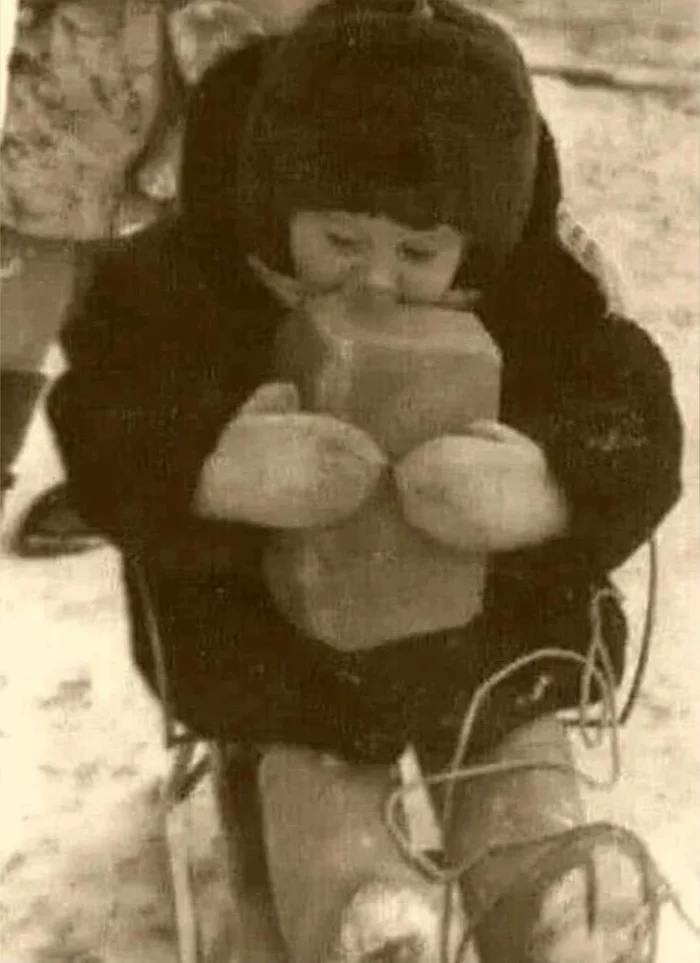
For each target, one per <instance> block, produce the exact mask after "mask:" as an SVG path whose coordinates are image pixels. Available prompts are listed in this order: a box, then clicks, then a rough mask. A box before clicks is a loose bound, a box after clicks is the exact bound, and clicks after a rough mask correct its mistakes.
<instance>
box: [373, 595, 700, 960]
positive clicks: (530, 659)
mask: <svg viewBox="0 0 700 963" xmlns="http://www.w3.org/2000/svg"><path fill="white" fill-rule="evenodd" d="M616 594H617V593H616V592H615V590H614V589H607V588H606V589H601V590H599V591H598V592H596V593H594V595H593V597H592V599H591V605H590V625H591V642H590V645H589V648H588V650H587V652H586V655H585V656H584V655H581V654H580V653H577V652H572V651H569V650H567V649H562V648H557V647H551V648H542V649H538V650H536V651H534V652H531V653H528V654H526V655H523V656H522V657H520V658H518V659H515V660H514V661H513V662H511V663H509V664H508V665H506V666H505V667H503V668H502V669H499V670H498V671H496V672H494V673H493V674H492V675H491V676H489V678H487V679H486V680H485V681H484V682H483V683H482V684H481V685H480V686H479V687H478V688H477V690H476V692H475V694H474V697H473V699H472V700H471V703H470V705H469V707H468V709H467V711H466V713H465V716H464V719H463V721H462V725H461V727H460V732H459V736H458V739H457V744H456V748H455V751H454V753H453V755H452V759H451V760H450V763H449V764H448V766H447V768H446V769H445V770H443V771H442V772H438V773H434V774H431V775H428V776H425V777H424V778H423V779H422V781H421V783H420V784H417V783H416V782H413V783H410V782H409V783H404V784H402V785H401V786H399V787H397V788H396V789H394V790H393V791H392V792H391V793H390V795H389V797H388V799H387V802H386V809H385V820H386V825H387V828H388V830H389V832H390V834H391V836H392V837H393V839H394V841H395V843H396V845H397V847H398V849H399V851H400V852H401V853H402V854H403V856H404V858H405V859H406V860H407V861H408V862H409V863H411V864H412V865H413V866H414V867H415V868H416V869H418V870H419V871H420V872H421V873H422V874H423V875H424V876H426V877H427V878H428V879H430V880H432V881H433V882H437V883H439V884H441V885H442V886H443V887H444V900H443V913H442V919H441V932H440V963H450V959H449V942H450V935H451V929H452V914H453V907H454V904H455V897H456V896H457V895H458V892H457V889H456V887H457V884H458V883H459V880H460V879H461V878H462V877H463V876H465V875H467V874H468V873H469V872H470V871H471V870H473V869H474V867H475V866H476V865H477V864H478V863H479V862H481V861H482V860H483V859H484V858H485V857H487V856H492V855H494V854H495V853H497V852H504V851H510V852H512V851H514V850H516V849H518V848H523V849H525V848H530V847H532V846H535V845H538V844H544V843H549V844H552V845H553V846H554V847H555V855H557V856H559V858H560V859H561V857H562V856H563V857H564V858H565V859H566V853H567V850H568V848H569V847H570V845H572V844H575V843H576V842H577V841H581V840H587V838H588V837H589V835H590V834H591V832H600V831H601V827H602V824H593V825H588V826H580V827H575V828H574V829H573V830H569V831H566V832H563V833H562V832H559V833H555V834H552V835H549V836H543V837H539V838H537V839H531V840H528V841H527V842H523V843H516V844H513V843H508V844H500V845H495V846H494V845H491V846H486V847H485V848H484V850H483V851H481V852H479V853H477V854H476V855H475V856H470V857H469V858H467V859H464V860H462V861H460V862H458V863H456V864H454V865H451V866H444V865H438V864H437V863H436V862H435V860H434V859H432V858H431V857H430V856H429V855H428V854H426V853H421V852H417V851H415V850H414V848H413V847H412V846H411V840H410V839H409V838H408V837H407V836H406V834H405V832H404V831H403V830H402V828H401V820H400V816H399V808H400V807H401V806H402V805H403V799H404V797H405V796H406V795H407V794H409V793H411V792H414V791H415V790H416V789H417V788H424V787H425V786H444V787H445V793H444V800H443V805H442V813H441V825H442V834H443V840H447V839H448V838H449V835H450V828H451V823H452V818H453V810H454V795H455V790H456V788H457V786H458V785H459V784H461V783H464V782H467V781H469V780H474V779H480V778H484V777H488V776H492V775H503V774H512V773H516V772H525V771H538V772H546V771H550V772H557V771H558V772H563V773H566V774H573V775H574V776H575V777H576V778H578V779H579V780H580V781H581V782H582V783H584V784H585V785H587V786H589V787H591V788H593V789H610V788H612V787H613V786H614V785H615V783H616V782H617V781H618V779H619V777H620V774H621V755H620V731H619V728H620V727H619V719H618V715H617V708H616V698H615V676H614V671H613V666H612V662H611V659H610V655H609V652H608V649H607V646H606V644H605V640H604V636H603V631H602V619H603V613H602V606H603V604H604V602H605V601H606V599H609V598H611V597H615V596H616ZM543 661H547V662H551V661H558V662H562V663H569V664H571V663H574V664H577V665H579V666H580V667H581V682H580V690H579V704H578V707H577V715H576V717H574V719H572V720H571V721H570V722H568V724H569V725H571V726H575V727H576V728H577V729H578V730H579V732H580V733H581V736H582V738H583V740H584V744H585V745H586V746H587V747H589V748H590V747H592V746H597V745H599V744H600V742H601V741H602V739H603V738H604V736H605V732H607V733H608V734H609V742H610V762H611V766H610V772H609V775H608V776H607V778H598V777H594V776H592V775H590V774H589V773H587V772H586V771H585V770H583V769H581V768H580V767H578V766H576V765H573V764H571V763H556V762H550V761H546V760H542V761H532V762H525V761H516V760H510V761H509V760H502V761H499V762H492V763H480V764H476V765H465V764H464V759H465V758H466V756H467V752H468V749H469V745H470V742H471V739H472V735H473V732H474V727H475V725H476V721H477V719H478V717H479V713H480V711H481V709H482V707H483V705H484V703H485V701H486V700H487V699H488V697H489V696H490V695H491V693H492V692H493V691H494V690H495V689H497V688H498V687H499V686H500V685H502V684H503V683H504V682H505V681H507V680H509V679H511V678H512V677H513V676H515V675H516V674H518V673H519V672H521V671H522V670H523V669H525V668H528V667H530V666H532V665H535V664H537V663H538V662H543ZM594 693H595V694H599V696H600V702H601V711H600V714H599V715H598V716H596V717H592V715H591V709H592V707H593V705H594V704H595V700H594ZM596 730H597V731H598V735H597V736H592V735H591V732H592V731H596ZM605 828H606V830H607V833H608V836H610V834H612V835H613V837H614V838H615V840H616V841H617V842H618V843H619V844H620V845H621V847H622V848H623V849H627V850H628V851H629V850H632V851H633V853H634V855H635V856H636V857H637V859H638V861H639V864H640V866H641V867H642V869H643V872H644V877H643V878H644V879H645V881H646V882H647V884H648V886H647V889H648V890H649V893H648V898H649V901H648V903H647V904H645V905H644V906H643V907H641V908H640V912H639V914H637V916H636V917H635V919H634V920H633V921H632V922H631V928H632V929H633V930H636V929H638V928H639V926H640V925H642V924H643V923H644V922H645V921H649V920H650V921H652V922H653V924H654V925H653V932H652V934H651V936H650V942H651V950H650V955H649V956H648V960H649V963H652V961H653V960H654V959H655V957H656V940H657V933H656V930H657V929H658V925H657V924H658V919H657V918H658V912H659V909H660V906H661V905H662V904H663V903H670V904H671V905H673V907H674V908H675V910H676V912H677V913H678V914H679V916H680V917H681V919H683V921H684V922H685V923H686V925H687V926H688V927H689V928H690V929H691V930H692V931H693V933H694V934H695V935H696V936H697V937H698V939H699V940H700V928H699V927H698V924H697V923H695V922H694V921H693V919H692V918H691V917H690V915H689V914H688V913H687V911H686V910H685V908H684V907H683V904H682V902H681V899H680V897H679V895H678V893H677V892H676V891H675V890H674V888H673V887H672V886H671V884H670V883H669V882H668V880H666V879H665V878H664V877H663V876H662V874H661V872H660V871H659V869H658V867H657V866H656V864H655V862H654V861H653V859H652V857H651V855H650V854H649V852H648V851H647V849H646V847H645V845H644V843H643V842H642V841H641V840H640V839H639V837H637V836H636V835H635V834H634V833H632V832H631V831H629V830H622V829H620V828H619V827H605ZM543 863H544V869H543V870H542V868H541V869H540V872H545V873H546V872H550V873H551V868H550V867H549V860H548V859H547V858H546V857H545V860H544V861H543ZM567 865H568V864H567ZM537 872H538V867H537V866H535V867H534V869H533V867H532V866H531V865H530V866H528V867H527V871H526V872H525V873H524V874H522V875H521V876H519V877H517V878H516V879H515V880H514V881H512V882H511V884H510V885H509V886H508V888H507V891H506V892H503V893H501V894H499V895H498V897H497V899H496V901H495V903H497V902H500V901H501V900H502V899H503V898H505V897H506V896H507V895H508V893H511V892H516V891H517V888H518V887H519V886H521V885H523V884H525V883H527V884H530V883H531V882H532V878H533V873H534V874H537ZM555 878H556V877H555ZM495 903H494V905H495ZM492 908H493V906H488V907H485V908H484V909H483V911H482V913H481V914H480V916H481V918H483V917H484V916H485V915H486V914H487V913H488V912H489V911H490V910H491V909H492ZM478 922H479V920H470V921H467V927H466V932H465V933H464V935H463V937H462V938H461V940H460V945H459V948H458V951H457V955H456V956H455V957H454V961H453V963H460V961H462V960H464V958H465V954H466V952H467V950H468V949H469V946H470V944H471V943H472V940H473V936H474V928H475V926H476V925H477V924H478Z"/></svg>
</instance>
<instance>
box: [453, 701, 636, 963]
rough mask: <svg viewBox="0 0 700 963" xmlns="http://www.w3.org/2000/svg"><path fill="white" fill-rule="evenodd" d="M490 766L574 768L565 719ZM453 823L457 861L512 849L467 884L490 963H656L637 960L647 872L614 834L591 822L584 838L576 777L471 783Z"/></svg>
mask: <svg viewBox="0 0 700 963" xmlns="http://www.w3.org/2000/svg"><path fill="white" fill-rule="evenodd" d="M486 761H487V762H499V763H516V762H520V763H528V762H532V763H534V764H541V763H545V764H547V763H549V764H552V765H554V766H563V767H565V768H568V767H572V766H573V758H572V754H571V749H570V746H569V742H568V738H567V735H566V731H565V729H564V727H563V725H562V724H561V723H560V722H559V721H558V720H557V719H555V718H543V719H540V720H537V721H535V722H533V723H530V724H529V725H526V726H523V727H521V728H520V729H518V730H516V731H515V732H513V733H512V734H511V735H510V736H508V737H507V738H506V739H505V740H504V741H503V743H502V744H501V745H500V746H499V748H498V749H497V750H496V751H495V752H494V753H493V754H492V756H491V757H490V758H489V759H488V760H486ZM451 825H452V832H451V835H450V838H449V839H448V854H449V858H450V862H451V863H454V862H462V861H470V860H472V859H475V858H477V857H479V855H480V854H484V853H485V852H486V850H488V849H489V848H491V847H497V846H499V845H504V846H505V847H510V848H505V849H504V850H503V851H501V852H500V853H499V852H492V853H491V854H490V855H488V856H486V857H485V858H484V859H483V860H480V861H479V862H477V863H476V864H475V865H474V866H473V868H472V869H471V870H470V871H469V872H467V873H465V874H464V875H463V877H462V881H461V882H462V886H461V889H462V895H463V899H464V904H465V911H466V917H467V920H468V921H471V922H472V923H476V924H477V925H476V934H477V944H478V948H479V953H480V960H481V963H572V961H579V960H586V961H591V963H614V961H616V960H618V959H619V960H622V959H624V960H629V961H630V963H642V961H646V960H647V957H646V956H644V955H643V954H641V953H640V954H637V955H635V952H636V949H635V948H636V947H637V945H638V941H641V942H643V935H644V934H643V932H642V933H641V938H640V933H639V932H638V924H639V923H640V922H641V923H642V927H641V929H642V931H643V930H644V925H643V924H644V921H645V907H646V908H648V902H647V897H648V896H649V894H648V893H647V892H645V885H644V879H643V877H644V865H643V863H642V862H640V861H639V859H638V854H637V853H635V852H634V851H630V850H626V849H625V846H624V841H623V843H622V845H620V844H619V842H618V840H616V839H615V837H614V833H613V835H612V836H611V835H610V834H608V833H606V831H605V829H603V831H602V832H600V831H599V830H600V827H598V828H596V826H595V825H590V824H589V826H588V829H587V830H586V832H580V831H579V832H577V830H582V829H583V827H584V826H585V825H586V816H585V812H584V806H583V803H582V801H581V798H580V795H579V784H578V778H577V776H576V775H575V773H574V772H573V771H570V772H566V771H563V770H558V769H557V770H552V769H550V770H547V769H546V768H539V769H538V768H535V769H531V770H521V771H520V772H518V771H515V770H514V771H513V772H511V773H507V774H504V775H489V776H486V777H485V778H483V779H476V780H474V781H472V782H466V783H463V784H461V785H460V786H459V789H458V791H457V793H456V795H455V809H454V818H453V820H452V823H451ZM547 837H549V839H547ZM492 907H495V909H494V910H493V911H492V912H489V910H490V909H491V908H492ZM479 920H481V923H479V922H478V921H479Z"/></svg>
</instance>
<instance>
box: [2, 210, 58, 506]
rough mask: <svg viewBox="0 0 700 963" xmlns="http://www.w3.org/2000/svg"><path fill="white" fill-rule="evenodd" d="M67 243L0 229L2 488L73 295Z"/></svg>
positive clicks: (8, 479) (9, 476) (8, 478)
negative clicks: (47, 357)
mask: <svg viewBox="0 0 700 963" xmlns="http://www.w3.org/2000/svg"><path fill="white" fill-rule="evenodd" d="M74 277H75V256H74V249H73V244H72V243H71V242H67V241H65V242H64V241H53V240H44V239H37V238H28V237H25V236H23V235H20V234H18V233H17V232H16V231H12V230H9V229H8V228H3V229H2V325H1V326H0V331H1V332H2V339H1V341H0V356H1V357H2V376H1V377H2V458H1V468H2V489H3V492H4V491H5V490H6V489H7V488H9V487H10V485H11V483H12V468H13V465H14V463H15V461H16V459H17V458H18V456H19V454H20V451H21V449H22V445H23V443H24V439H25V437H26V434H27V431H28V428H29V425H30V422H31V419H32V416H33V414H34V411H35V409H36V405H37V403H38V400H39V397H40V394H41V389H42V387H43V385H44V381H45V379H44V376H43V374H42V366H43V363H44V358H45V356H46V352H47V351H48V349H49V346H50V345H51V343H52V342H53V340H54V339H55V337H56V335H57V333H58V329H59V327H60V325H61V322H62V320H63V317H64V313H65V310H66V308H67V306H68V303H69V301H70V298H71V296H72V292H73V283H74Z"/></svg>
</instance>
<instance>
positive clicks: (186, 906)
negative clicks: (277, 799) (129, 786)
mask: <svg viewBox="0 0 700 963" xmlns="http://www.w3.org/2000/svg"><path fill="white" fill-rule="evenodd" d="M127 566H128V569H129V573H130V575H131V576H132V578H133V585H134V588H135V590H136V593H137V596H138V602H139V607H140V610H141V611H140V617H141V619H142V622H143V628H144V630H145V632H146V635H147V637H148V642H149V644H150V649H151V654H152V656H153V662H154V666H155V677H156V686H157V689H158V695H159V697H160V703H161V719H162V733H163V746H164V748H165V750H166V754H167V760H168V761H167V771H166V775H165V777H164V779H163V782H162V784H161V790H160V802H161V813H162V819H163V825H164V830H165V842H166V847H167V851H168V864H169V869H170V880H171V885H172V891H173V901H174V911H175V926H176V931H177V950H178V963H203V959H204V956H203V947H202V934H201V929H200V925H199V920H198V918H197V910H196V898H195V892H194V881H193V870H192V863H191V857H190V839H189V836H190V825H189V811H188V802H189V799H190V797H191V795H192V793H193V792H194V790H195V789H196V788H197V786H199V785H200V784H201V782H202V780H203V779H205V778H206V777H207V776H212V777H213V778H216V776H215V773H216V768H217V767H216V761H217V758H219V759H222V758H224V756H225V754H226V752H227V750H230V749H231V748H233V744H232V743H229V742H226V741H224V740H218V739H205V738H202V737H200V736H198V735H196V734H195V733H193V732H192V731H191V730H189V729H187V727H186V726H184V725H182V724H181V723H180V722H178V721H177V719H176V716H175V712H174V707H173V702H172V692H171V687H170V680H169V677H168V671H167V666H166V660H165V652H164V648H163V643H162V636H161V632H160V625H159V621H158V611H157V602H156V600H155V598H154V594H153V591H152V589H151V587H150V585H149V582H148V577H147V575H146V572H145V569H144V566H143V565H142V564H141V562H140V560H139V559H137V558H133V557H132V558H129V559H128V561H127Z"/></svg>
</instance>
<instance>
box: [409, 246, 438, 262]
mask: <svg viewBox="0 0 700 963" xmlns="http://www.w3.org/2000/svg"><path fill="white" fill-rule="evenodd" d="M401 256H402V257H403V258H404V260H406V261H413V263H414V264H427V263H428V262H429V261H432V260H433V259H434V258H435V251H434V250H433V248H429V247H417V246H415V245H413V244H404V245H402V247H401Z"/></svg>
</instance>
